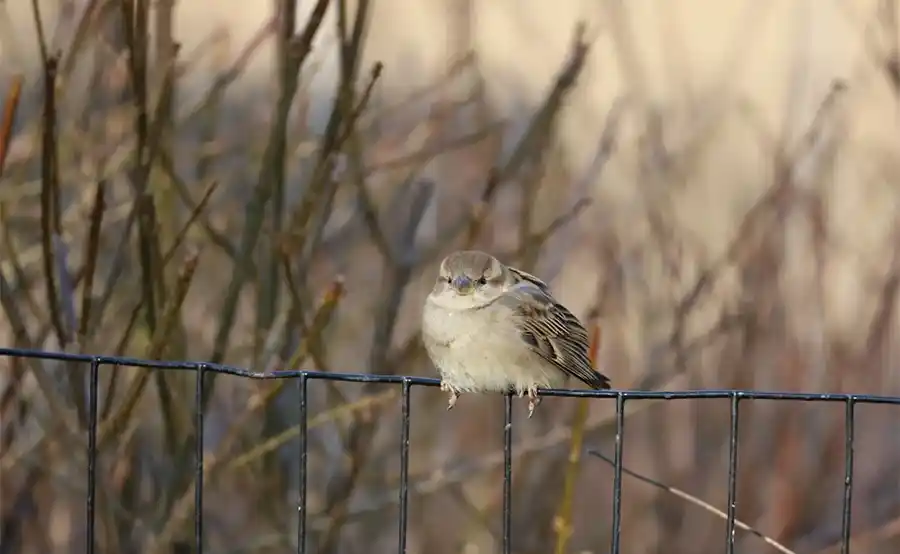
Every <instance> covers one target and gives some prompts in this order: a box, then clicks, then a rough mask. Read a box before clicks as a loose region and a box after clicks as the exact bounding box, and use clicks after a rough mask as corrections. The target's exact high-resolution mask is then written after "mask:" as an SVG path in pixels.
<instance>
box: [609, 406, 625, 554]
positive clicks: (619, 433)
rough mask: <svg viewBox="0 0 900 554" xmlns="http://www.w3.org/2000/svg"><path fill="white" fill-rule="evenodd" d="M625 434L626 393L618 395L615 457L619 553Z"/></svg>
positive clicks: (614, 548) (614, 553) (615, 553)
mask: <svg viewBox="0 0 900 554" xmlns="http://www.w3.org/2000/svg"><path fill="white" fill-rule="evenodd" d="M624 434H625V395H624V394H623V393H621V392H620V393H618V395H617V396H616V453H615V457H614V459H613V516H612V517H613V520H612V544H611V545H610V553H611V554H619V549H620V548H621V545H620V538H621V534H622V439H623V438H624Z"/></svg>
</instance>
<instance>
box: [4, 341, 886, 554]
mask: <svg viewBox="0 0 900 554" xmlns="http://www.w3.org/2000/svg"><path fill="white" fill-rule="evenodd" d="M0 358H39V359H44V360H57V361H66V362H78V363H84V364H90V374H89V386H88V414H87V415H88V445H87V450H88V453H87V454H88V456H87V459H88V463H87V475H86V476H85V479H86V481H87V500H86V503H85V511H86V518H87V533H86V537H87V538H86V544H85V550H86V552H88V553H89V554H93V553H94V552H95V539H94V526H95V498H96V471H97V464H96V459H97V427H98V421H97V397H98V383H99V374H100V367H101V366H104V365H106V366H119V367H140V368H146V369H157V370H163V371H192V372H194V374H195V376H196V404H195V406H196V409H195V414H194V415H195V425H196V432H195V437H196V438H195V449H194V452H195V459H194V472H195V479H196V487H195V493H194V495H195V496H194V501H195V507H194V542H195V548H196V552H198V553H199V552H203V520H202V517H201V514H202V510H203V416H204V414H203V410H201V409H200V406H201V405H202V398H203V396H204V381H205V376H206V375H207V374H209V373H224V374H230V375H236V376H240V377H246V378H249V379H295V380H296V382H297V388H298V392H299V402H298V405H297V418H298V425H299V428H300V433H299V440H300V456H299V464H300V467H299V472H300V485H299V493H298V497H297V511H298V517H299V522H298V526H297V552H298V553H301V554H305V553H307V552H308V549H307V548H306V533H307V510H306V485H307V467H306V466H307V444H308V443H307V419H308V409H307V385H308V383H309V381H310V380H320V379H321V380H332V381H344V382H356V383H383V384H385V385H386V386H399V387H400V388H401V392H402V394H401V426H400V437H399V443H400V483H401V485H400V488H399V495H400V497H399V499H398V501H399V508H400V516H399V519H398V523H397V526H398V528H397V552H400V553H403V552H406V529H407V519H408V507H409V482H408V480H409V479H408V478H409V429H410V418H411V417H412V413H411V409H410V392H411V390H412V388H413V387H434V386H438V385H439V381H438V380H437V379H428V378H422V377H404V376H398V375H368V374H354V373H323V372H317V371H274V372H271V373H257V372H253V371H248V370H246V369H241V368H236V367H230V366H225V365H218V364H210V363H204V362H160V361H151V360H139V359H134V358H122V357H112V356H88V355H75V354H66V353H58V352H45V351H37V350H23V349H14V348H0ZM542 394H543V395H545V396H565V397H582V398H583V397H592V398H594V397H596V398H614V399H615V402H616V436H615V458H614V475H615V477H614V484H613V497H612V499H610V502H611V503H612V512H613V521H612V540H611V544H610V550H609V551H610V552H611V553H612V554H620V553H621V552H623V549H622V546H621V542H620V535H621V533H620V531H621V501H622V452H623V448H624V442H625V441H624V433H625V417H624V416H625V404H626V402H634V401H639V400H650V399H657V400H660V399H661V400H679V399H729V400H730V402H731V421H730V435H729V455H728V483H727V484H728V505H727V508H726V513H727V524H726V536H725V537H724V539H723V543H724V547H725V552H726V553H727V554H733V553H734V544H735V541H734V532H735V507H736V500H737V499H736V487H737V463H738V421H739V418H740V405H741V401H742V400H749V399H756V400H780V401H799V402H839V403H843V404H844V408H845V416H844V426H845V429H844V430H845V437H846V439H845V444H844V494H843V507H842V524H841V553H842V554H848V553H849V552H850V520H851V510H850V506H851V499H852V495H853V455H854V411H855V407H856V405H857V404H861V403H862V404H894V405H900V397H890V396H877V395H863V394H811V393H789V392H762V391H728V390H700V391H678V392H650V391H625V390H623V391H618V390H610V391H594V390H546V391H542ZM511 399H512V397H511V396H507V398H506V410H505V422H504V446H503V448H504V482H503V485H504V486H503V512H502V513H503V527H502V529H503V532H502V539H501V541H502V542H501V544H502V550H501V551H502V552H503V554H509V553H510V552H512V546H511V545H512V537H511V532H510V529H511V519H512V494H511V492H512V491H511V483H512V434H513V425H512V423H513V422H512V400H511Z"/></svg>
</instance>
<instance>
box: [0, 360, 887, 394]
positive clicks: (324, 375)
mask: <svg viewBox="0 0 900 554" xmlns="http://www.w3.org/2000/svg"><path fill="white" fill-rule="evenodd" d="M0 358H37V359H43V360H56V361H63V362H79V363H87V364H90V363H95V364H97V365H116V366H123V367H137V368H147V369H161V370H175V371H204V372H206V371H209V372H212V373H223V374H228V375H235V376H238V377H246V378H249V379H291V378H306V379H313V380H315V379H321V380H329V381H344V382H356V383H395V384H401V383H408V384H409V385H418V386H424V387H436V386H439V385H440V380H439V379H435V378H431V377H413V376H408V375H388V374H377V373H334V372H325V371H313V370H275V371H271V372H261V371H252V370H249V369H244V368H240V367H235V366H229V365H223V364H214V363H209V362H196V361H165V360H144V359H140V358H129V357H120V356H96V355H90V354H72V353H68V352H53V351H46V350H34V349H24V348H2V347H0ZM541 395H543V396H563V397H576V398H618V397H622V399H623V400H648V399H657V400H681V399H700V398H718V399H723V398H726V399H734V400H742V399H748V400H794V401H801V402H850V403H865V404H898V405H900V396H888V395H878V394H857V393H811V392H787V391H762V390H726V389H703V390H681V391H646V390H619V389H612V390H580V389H578V390H575V389H542V390H541Z"/></svg>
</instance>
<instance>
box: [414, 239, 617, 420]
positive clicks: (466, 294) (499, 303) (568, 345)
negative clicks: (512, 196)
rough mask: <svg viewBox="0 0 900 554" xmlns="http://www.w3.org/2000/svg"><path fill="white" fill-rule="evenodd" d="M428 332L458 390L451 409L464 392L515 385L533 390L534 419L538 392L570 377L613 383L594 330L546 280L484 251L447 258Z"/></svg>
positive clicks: (447, 383)
mask: <svg viewBox="0 0 900 554" xmlns="http://www.w3.org/2000/svg"><path fill="white" fill-rule="evenodd" d="M422 337H423V342H424V344H425V348H426V350H427V351H428V354H429V357H430V358H431V360H432V361H433V362H434V365H435V366H436V367H437V369H438V372H439V373H440V374H441V388H442V390H445V391H448V392H450V398H449V402H448V409H449V408H452V407H453V406H454V405H455V403H456V399H457V398H458V397H459V395H460V393H462V392H486V391H496V392H505V391H508V390H514V391H515V392H517V393H518V394H519V395H520V396H522V395H524V394H526V393H527V394H528V396H529V416H530V415H531V414H532V413H533V411H534V408H535V406H536V405H537V403H538V401H539V399H538V396H537V389H538V388H558V387H561V386H563V385H565V382H566V380H567V379H568V378H569V377H575V378H576V379H578V380H580V381H582V382H583V383H585V384H586V385H588V386H590V387H591V388H595V389H603V388H609V380H608V379H607V378H606V377H605V376H604V375H602V374H600V373H598V372H597V371H595V370H594V368H593V365H592V364H591V361H590V358H589V355H588V336H587V331H586V330H585V328H584V326H583V325H582V324H581V322H580V321H578V318H576V317H575V316H574V315H573V314H572V312H570V311H569V310H567V309H566V308H565V307H564V306H562V305H561V304H559V303H558V302H557V301H556V300H555V299H554V298H553V295H552V294H551V293H550V289H549V287H548V286H547V285H546V283H544V282H543V281H541V280H540V279H538V278H537V277H535V276H534V275H531V274H529V273H526V272H524V271H520V270H517V269H515V268H511V267H506V266H504V265H503V264H501V263H500V262H499V261H498V260H497V259H496V258H494V257H493V256H490V255H489V254H486V253H484V252H479V251H461V252H456V253H454V254H451V255H450V256H448V257H447V258H445V259H444V261H443V262H442V263H441V269H440V274H439V276H438V278H437V281H436V283H435V286H434V289H433V290H432V292H431V294H430V295H429V296H428V299H427V300H426V302H425V308H424V310H423V316H422Z"/></svg>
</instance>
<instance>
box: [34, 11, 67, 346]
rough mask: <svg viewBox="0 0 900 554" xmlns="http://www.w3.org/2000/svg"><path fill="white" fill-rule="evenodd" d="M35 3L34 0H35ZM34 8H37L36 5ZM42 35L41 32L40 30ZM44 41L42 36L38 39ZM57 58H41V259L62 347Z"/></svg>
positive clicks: (51, 308) (64, 342)
mask: <svg viewBox="0 0 900 554" xmlns="http://www.w3.org/2000/svg"><path fill="white" fill-rule="evenodd" d="M35 2H36V0H35ZM35 9H37V8H36V7H35ZM39 34H40V36H41V37H43V34H42V33H39ZM41 40H42V41H43V38H42V39H41ZM57 62H58V58H57V57H56V56H55V55H54V56H52V57H49V58H44V114H43V120H42V123H43V126H42V127H43V128H42V133H41V245H42V252H43V259H44V279H45V282H46V289H47V305H48V306H49V308H50V318H51V321H52V322H53V328H54V329H55V331H56V338H57V341H58V343H59V345H60V347H61V348H66V345H67V344H68V342H69V341H68V338H69V335H68V332H67V331H68V330H67V329H66V328H65V325H64V324H63V319H62V313H61V311H60V306H59V295H58V294H59V293H58V290H57V286H56V268H55V267H54V262H55V261H56V256H57V252H56V248H55V247H54V237H55V236H56V237H59V236H60V235H61V229H60V224H59V218H60V207H59V166H58V163H59V162H58V159H57V157H58V153H57V151H56V150H57V139H56V67H57Z"/></svg>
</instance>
